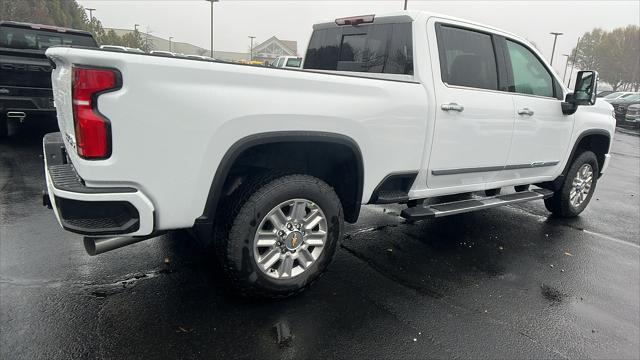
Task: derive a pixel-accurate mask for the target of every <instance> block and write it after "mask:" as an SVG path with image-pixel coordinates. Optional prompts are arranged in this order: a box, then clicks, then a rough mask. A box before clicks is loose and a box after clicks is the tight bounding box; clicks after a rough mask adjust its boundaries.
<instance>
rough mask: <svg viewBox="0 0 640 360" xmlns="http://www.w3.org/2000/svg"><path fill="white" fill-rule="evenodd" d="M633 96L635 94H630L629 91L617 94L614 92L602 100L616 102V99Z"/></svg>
mask: <svg viewBox="0 0 640 360" xmlns="http://www.w3.org/2000/svg"><path fill="white" fill-rule="evenodd" d="M633 94H635V93H633V92H630V91H618V92H614V93H611V94H609V95H607V96H605V97H604V100H606V101H611V100H616V99H620V98H622V97H625V96H631V95H633Z"/></svg>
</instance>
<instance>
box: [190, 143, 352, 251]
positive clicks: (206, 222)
mask: <svg viewBox="0 0 640 360" xmlns="http://www.w3.org/2000/svg"><path fill="white" fill-rule="evenodd" d="M283 143H322V144H333V145H337V146H342V147H346V148H348V149H349V150H350V151H351V154H352V156H353V157H354V159H355V162H356V164H355V174H356V179H355V184H354V186H355V189H356V191H355V194H353V199H352V201H351V202H349V203H350V204H352V205H351V206H348V207H345V209H344V210H345V220H347V221H350V222H355V221H356V220H357V218H358V215H359V212H360V206H361V204H362V194H363V186H364V161H363V158H362V152H361V151H360V147H359V146H358V144H357V142H356V141H355V140H354V139H353V138H351V137H349V136H346V135H342V134H337V133H330V132H320V131H276V132H267V133H258V134H252V135H249V136H246V137H244V138H241V139H240V140H238V141H236V142H235V143H234V144H233V145H232V146H231V147H230V148H229V149H228V150H227V152H226V153H225V155H224V156H223V157H222V160H221V161H220V163H219V165H218V167H217V169H216V172H215V175H214V176H213V180H212V182H211V186H210V188H209V193H208V195H207V200H206V202H205V206H204V210H203V212H202V215H201V216H200V217H199V218H197V219H196V221H195V224H194V230H195V232H196V234H197V235H198V237H199V238H202V239H208V238H210V237H211V236H210V235H211V231H212V229H213V224H214V219H215V216H216V212H217V209H218V205H219V203H220V200H221V199H222V198H223V196H224V194H223V192H224V185H225V183H226V181H227V179H228V178H229V176H230V174H231V170H232V168H233V166H234V165H235V164H236V162H237V161H238V160H239V159H240V158H241V156H243V154H246V153H247V152H248V151H250V150H251V149H255V148H257V147H259V146H261V145H277V144H283ZM340 195H341V194H340V193H339V194H338V196H339V197H340V200H341V201H343V207H344V206H345V204H344V199H343V196H344V194H343V196H340Z"/></svg>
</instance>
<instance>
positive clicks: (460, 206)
mask: <svg viewBox="0 0 640 360" xmlns="http://www.w3.org/2000/svg"><path fill="white" fill-rule="evenodd" d="M552 195H553V191H551V190H546V189H534V190H530V191H523V192H518V193H514V194H505V195H497V196H490V197H486V198H478V199H469V200H461V201H453V202H448V203H442V204H435V205H427V206H416V207H411V208H407V209H404V210H402V213H401V214H400V216H402V217H403V218H405V219H407V220H420V219H424V218H427V217H443V216H449V215H455V214H462V213H466V212H470V211H476V210H483V209H490V208H494V207H498V206H504V205H511V204H517V203H522V202H526V201H531V200H540V199H546V198H548V197H551V196H552Z"/></svg>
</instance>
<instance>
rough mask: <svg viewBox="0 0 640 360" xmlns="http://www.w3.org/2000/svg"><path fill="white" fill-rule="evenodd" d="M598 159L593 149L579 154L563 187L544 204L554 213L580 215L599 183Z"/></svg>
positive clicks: (568, 216) (565, 215) (566, 216)
mask: <svg viewBox="0 0 640 360" xmlns="http://www.w3.org/2000/svg"><path fill="white" fill-rule="evenodd" d="M598 174H600V168H599V167H598V159H597V158H596V155H595V154H594V153H593V152H592V151H584V152H583V153H581V154H579V155H578V156H577V157H576V158H575V160H574V161H573V163H571V167H570V168H569V171H567V174H566V176H565V179H564V182H563V183H562V187H561V188H560V189H559V190H557V191H556V192H555V193H554V194H553V196H552V197H550V198H547V199H545V200H544V205H545V207H546V208H547V210H549V211H550V212H552V213H553V214H554V215H557V216H560V217H564V218H572V217H576V216H578V215H579V214H580V213H581V212H582V211H584V209H585V208H586V207H587V205H588V204H589V201H590V200H591V197H592V196H593V193H594V191H595V189H596V184H597V183H598Z"/></svg>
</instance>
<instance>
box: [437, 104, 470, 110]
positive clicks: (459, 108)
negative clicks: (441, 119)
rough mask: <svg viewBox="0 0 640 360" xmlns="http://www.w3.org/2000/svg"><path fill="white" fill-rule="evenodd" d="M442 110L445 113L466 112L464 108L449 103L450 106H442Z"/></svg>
mask: <svg viewBox="0 0 640 360" xmlns="http://www.w3.org/2000/svg"><path fill="white" fill-rule="evenodd" d="M440 109H442V110H444V111H457V112H462V111H463V110H464V106H462V105H459V104H456V103H449V104H442V105H440Z"/></svg>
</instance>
